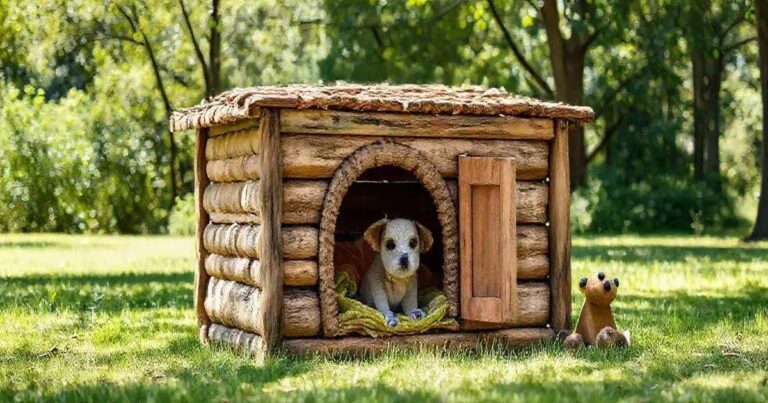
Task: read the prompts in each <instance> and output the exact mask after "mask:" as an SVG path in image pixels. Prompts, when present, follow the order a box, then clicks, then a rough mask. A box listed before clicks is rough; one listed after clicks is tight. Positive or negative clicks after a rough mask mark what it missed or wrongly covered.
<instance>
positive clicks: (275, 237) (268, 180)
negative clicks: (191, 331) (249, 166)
mask: <svg viewBox="0 0 768 403" xmlns="http://www.w3.org/2000/svg"><path fill="white" fill-rule="evenodd" d="M259 120H260V121H261V125H260V126H259V135H258V139H259V165H260V166H261V179H260V181H259V191H258V192H257V194H258V209H257V211H258V212H260V213H261V233H260V236H259V239H258V241H259V243H258V248H259V261H260V262H261V270H260V275H261V290H262V297H261V317H260V320H261V321H262V333H261V335H262V337H263V339H264V348H265V352H266V353H267V355H269V354H270V353H272V352H273V351H275V350H276V349H277V347H278V346H279V344H280V341H281V339H282V332H281V330H282V329H281V325H282V323H283V312H284V307H283V249H284V248H283V240H284V236H283V233H282V224H281V223H280V217H281V216H282V212H283V166H282V164H281V163H280V162H281V161H282V159H283V158H282V152H281V147H280V111H279V110H277V109H271V108H265V109H262V111H261V115H260V118H259Z"/></svg>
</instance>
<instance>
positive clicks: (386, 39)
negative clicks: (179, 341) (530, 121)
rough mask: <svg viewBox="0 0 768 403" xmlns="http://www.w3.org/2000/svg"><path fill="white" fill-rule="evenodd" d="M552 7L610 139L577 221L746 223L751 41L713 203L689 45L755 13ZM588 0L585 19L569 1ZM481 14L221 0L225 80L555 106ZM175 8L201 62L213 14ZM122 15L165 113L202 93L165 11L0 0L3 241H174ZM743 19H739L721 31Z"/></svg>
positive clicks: (641, 226) (608, 227) (203, 8)
mask: <svg viewBox="0 0 768 403" xmlns="http://www.w3.org/2000/svg"><path fill="white" fill-rule="evenodd" d="M493 4H494V5H495V9H496V11H497V12H498V15H499V16H500V19H501V23H502V24H503V25H504V26H505V27H506V28H507V30H508V31H509V33H510V36H511V39H512V41H513V42H514V43H515V44H517V46H518V47H519V48H520V50H521V53H522V54H523V56H524V57H525V58H526V59H527V61H528V63H529V64H530V65H531V68H532V69H533V70H534V71H536V72H538V74H540V75H541V76H542V77H543V79H544V80H545V81H546V82H547V85H548V86H550V87H553V88H554V79H553V77H552V69H551V65H550V60H549V58H550V55H549V46H548V43H547V41H548V37H547V34H546V27H545V25H544V22H543V19H542V18H541V15H540V12H539V10H537V9H536V5H537V4H538V3H536V2H530V1H526V0H493ZM558 4H559V7H560V8H561V16H560V17H561V18H560V29H561V30H562V31H563V34H564V36H565V37H570V35H573V34H575V33H586V34H593V33H594V34H595V35H594V39H593V40H592V41H591V42H590V43H589V46H588V49H589V50H588V52H587V53H586V59H585V74H584V84H585V86H584V99H585V103H586V104H587V105H589V106H592V107H593V108H594V109H595V110H596V112H597V114H598V117H597V119H596V121H595V122H594V123H592V124H589V125H587V126H586V142H587V147H586V148H587V150H588V153H589V152H591V151H594V150H595V149H596V148H597V146H598V144H603V143H605V146H604V147H600V149H599V150H598V151H599V152H596V153H595V154H594V156H593V158H592V160H591V162H590V164H589V179H590V180H591V182H588V184H587V187H586V188H583V189H580V190H579V191H578V193H577V195H578V196H577V197H575V200H578V201H579V203H580V204H579V205H578V206H574V210H575V211H576V212H577V213H576V214H575V216H574V217H575V219H576V220H578V222H577V223H576V225H575V227H576V228H580V229H581V230H583V231H600V232H605V231H640V230H684V231H691V230H693V231H695V232H700V231H707V230H716V229H718V228H722V227H732V226H737V227H738V226H740V225H741V224H742V220H741V218H740V217H742V216H747V217H749V218H750V219H751V217H752V216H753V215H754V212H753V210H754V205H755V199H756V193H755V192H756V184H757V177H758V162H759V160H758V154H757V151H758V148H759V147H758V146H759V140H758V137H757V135H756V134H757V133H758V129H759V122H760V119H761V116H760V115H759V113H758V112H759V108H758V100H759V96H757V95H758V94H759V88H758V85H757V83H758V77H757V59H756V50H757V46H756V44H755V43H754V42H747V43H746V44H744V45H743V46H740V47H737V48H734V49H733V50H731V51H730V53H729V54H728V56H727V57H725V58H724V59H723V63H725V71H726V73H727V74H726V75H725V81H724V82H723V83H724V86H723V89H722V91H721V93H722V102H721V103H722V108H721V110H722V113H721V119H722V123H721V127H723V128H724V130H723V138H722V139H721V155H722V162H723V163H722V170H721V171H722V174H721V175H720V177H719V178H717V177H716V178H708V182H707V183H710V184H711V183H717V182H721V183H722V189H723V192H722V193H721V194H717V193H713V192H712V191H711V190H708V189H706V188H707V186H705V185H704V184H701V183H694V181H693V179H692V176H693V175H692V170H691V167H690V166H691V164H692V158H691V154H692V145H691V144H692V136H691V134H692V132H693V124H692V120H693V116H692V113H691V112H692V96H691V93H692V86H691V85H692V84H691V79H690V77H691V68H690V64H691V52H692V50H693V49H701V48H706V49H705V53H706V54H707V55H710V56H712V55H714V54H713V52H716V49H717V48H723V46H725V47H728V45H729V44H733V43H738V42H739V40H740V39H741V38H748V37H749V36H751V35H754V32H753V28H752V27H751V25H750V24H751V21H752V19H753V18H754V17H753V15H752V12H751V2H748V1H746V0H739V1H737V2H730V3H729V2H725V1H722V0H718V1H713V2H711V7H710V8H709V9H707V8H706V7H703V5H705V3H701V2H696V1H670V0H643V1H622V2H613V1H606V0H593V1H589V2H586V3H584V2H558ZM584 4H587V5H588V7H587V8H586V9H587V10H588V12H584V11H583V10H581V9H579V7H582V6H583V5H584ZM707 4H710V3H707ZM490 5H491V3H490V2H488V1H475V2H467V1H455V0H435V1H423V0H409V1H383V0H367V1H352V0H341V1H335V0H334V1H332V0H290V1H278V0H258V1H244V0H227V1H223V2H221V10H220V15H221V18H222V20H221V24H220V27H219V28H220V31H221V35H222V52H221V56H222V60H221V62H222V63H221V65H222V77H221V79H222V86H223V87H224V88H228V87H236V86H248V85H260V84H282V83H297V82H299V83H300V82H318V81H334V80H345V81H357V82H378V81H384V82H392V83H432V82H437V83H445V84H451V85H465V84H480V85H485V86H501V87H505V88H506V89H507V90H508V91H510V92H513V93H517V94H520V95H526V96H533V97H539V98H548V99H551V98H552V97H553V95H552V94H549V93H547V91H545V90H543V89H542V87H541V85H539V84H537V83H536V81H535V80H534V79H533V77H532V76H531V74H530V73H529V72H528V71H526V69H524V68H523V67H522V65H521V63H520V61H519V60H518V58H517V57H516V56H515V55H514V53H513V52H512V50H511V49H510V44H509V42H508V41H507V39H506V38H505V36H504V34H503V31H502V29H501V27H500V25H499V21H497V20H496V18H495V17H494V15H493V13H492V9H491V7H490ZM186 6H187V8H188V9H189V12H190V20H191V24H192V26H193V28H194V30H195V32H196V36H197V39H198V41H199V42H200V46H201V52H202V54H203V55H204V58H207V57H208V43H207V39H206V38H207V35H208V32H209V30H210V28H211V22H210V20H209V16H208V15H209V14H208V13H209V10H208V7H209V4H208V2H206V1H203V2H196V1H186ZM121 10H129V11H131V12H134V13H135V15H136V21H135V22H136V23H137V24H138V25H139V26H140V28H141V30H142V32H144V33H145V34H146V36H147V38H148V40H149V42H150V43H151V45H152V47H153V49H154V53H155V55H156V57H157V62H158V65H159V68H160V75H161V77H162V78H163V81H164V87H165V90H166V92H167V94H168V98H169V102H170V103H171V105H170V106H171V107H172V108H179V107H182V106H187V105H193V104H196V103H198V102H199V100H200V98H201V97H202V95H203V94H204V93H205V88H204V83H203V76H202V70H201V67H200V64H199V61H198V60H197V57H196V55H195V49H194V46H193V44H192V41H191V40H190V38H189V34H188V32H187V29H186V27H185V25H184V23H183V18H182V16H181V10H180V8H179V2H178V1H176V0H160V1H153V2H149V1H146V0H110V1H106V2H104V1H99V0H72V1H66V2H62V1H53V2H44V3H39V2H24V1H19V0H0V37H1V38H3V39H2V41H0V96H2V99H0V119H1V120H0V157H2V158H1V159H0V161H2V162H0V180H2V182H1V183H0V184H1V185H3V189H9V191H7V192H4V193H2V194H0V203H1V204H2V205H0V231H66V232H130V233H137V232H153V233H157V232H165V231H167V230H169V225H170V222H169V220H170V216H171V207H172V206H173V205H174V202H173V200H171V197H172V196H171V195H172V191H171V189H170V187H171V186H170V161H171V156H170V154H171V142H170V139H169V135H168V133H167V116H166V111H165V106H164V104H163V102H162V101H161V98H160V95H159V94H160V93H159V91H158V86H157V83H156V78H155V76H154V72H153V70H152V68H151V65H150V61H149V58H148V55H147V52H146V49H145V47H144V45H143V42H142V41H143V37H142V35H140V34H139V33H137V32H135V30H134V29H133V28H132V27H131V23H129V22H128V21H127V19H126V18H125V17H124V16H123V15H122V14H121ZM741 16H743V19H744V21H746V22H749V23H740V24H736V25H733V26H731V22H732V21H734V20H735V19H738V18H740V17H741ZM699 21H704V22H699ZM681 27H683V28H681ZM713 37H714V38H715V39H716V40H710V39H711V38H713ZM708 38H709V39H708ZM713 49H714V50H713ZM26 88H29V89H30V90H28V91H25V89H26ZM605 138H607V139H608V140H607V141H603V139H605ZM174 140H175V143H176V145H177V148H178V155H177V157H176V158H177V161H176V164H175V166H176V170H177V171H178V175H176V177H177V181H178V183H179V186H178V194H177V196H181V197H182V199H183V200H186V199H184V198H183V196H184V194H186V193H189V192H191V191H192V188H193V182H194V177H193V175H192V149H193V141H194V138H193V136H190V135H188V134H183V133H179V134H176V135H175V138H174ZM174 220H176V218H174ZM179 222H180V221H179ZM179 225H180V226H181V224H179ZM172 226H173V227H174V229H173V231H176V230H177V229H176V228H175V227H176V224H173V225H172ZM694 227H695V228H694ZM179 228H181V227H179ZM179 230H181V229H179Z"/></svg>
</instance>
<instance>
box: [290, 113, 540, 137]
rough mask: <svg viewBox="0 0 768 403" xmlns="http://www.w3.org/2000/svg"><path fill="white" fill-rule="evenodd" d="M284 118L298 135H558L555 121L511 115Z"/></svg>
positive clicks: (314, 115)
mask: <svg viewBox="0 0 768 403" xmlns="http://www.w3.org/2000/svg"><path fill="white" fill-rule="evenodd" d="M280 118H281V120H280V126H281V127H282V130H283V133H296V134H331V135H340V134H341V135H359V136H393V137H403V136H412V137H461V138H476V139H506V140H550V139H551V138H552V136H553V133H554V131H553V128H552V120H551V119H535V118H530V119H526V118H517V117H509V116H462V115H456V116H436V115H415V114H401V113H376V112H344V111H334V110H295V109H287V110H285V111H283V112H282V114H281V116H280Z"/></svg>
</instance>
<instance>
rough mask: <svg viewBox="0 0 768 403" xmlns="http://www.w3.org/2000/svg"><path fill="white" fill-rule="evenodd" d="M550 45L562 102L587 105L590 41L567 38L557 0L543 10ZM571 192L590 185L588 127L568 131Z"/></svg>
mask: <svg viewBox="0 0 768 403" xmlns="http://www.w3.org/2000/svg"><path fill="white" fill-rule="evenodd" d="M540 12H541V16H542V19H543V21H544V29H545V31H546V34H547V44H548V45H549V60H550V63H551V65H552V72H553V74H554V77H555V97H556V98H557V100H558V101H562V102H566V103H569V104H573V105H583V104H584V58H585V55H586V52H587V47H586V45H585V44H586V42H587V39H586V38H585V37H583V36H582V35H576V34H572V36H571V38H569V39H567V40H566V39H564V38H563V34H562V32H561V31H560V14H559V11H558V6H557V1H556V0H546V1H544V3H543V4H542V6H541V9H540ZM568 148H569V150H568V151H569V156H570V161H569V162H570V164H569V165H570V170H571V189H575V188H577V187H579V186H581V185H583V184H584V183H585V182H586V168H587V155H586V153H587V151H586V148H585V145H584V128H583V127H582V126H580V125H577V124H574V125H570V126H569V128H568Z"/></svg>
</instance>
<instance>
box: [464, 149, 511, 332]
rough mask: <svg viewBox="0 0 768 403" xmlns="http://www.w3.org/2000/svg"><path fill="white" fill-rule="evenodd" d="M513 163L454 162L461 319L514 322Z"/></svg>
mask: <svg viewBox="0 0 768 403" xmlns="http://www.w3.org/2000/svg"><path fill="white" fill-rule="evenodd" d="M515 187H516V186H515V161H514V160H513V159H511V158H489V157H467V156H460V157H459V222H460V228H461V232H460V235H459V239H460V244H461V317H462V318H463V319H467V320H477V321H484V322H496V323H506V322H511V321H513V320H514V319H515V317H516V312H517V306H516V305H517V304H516V303H517V301H516V298H515V295H516V293H517V291H516V288H517V253H516V252H517V246H516V236H515V235H516V233H517V231H516V219H515V204H516V203H515V197H514V196H515V191H514V189H515Z"/></svg>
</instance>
